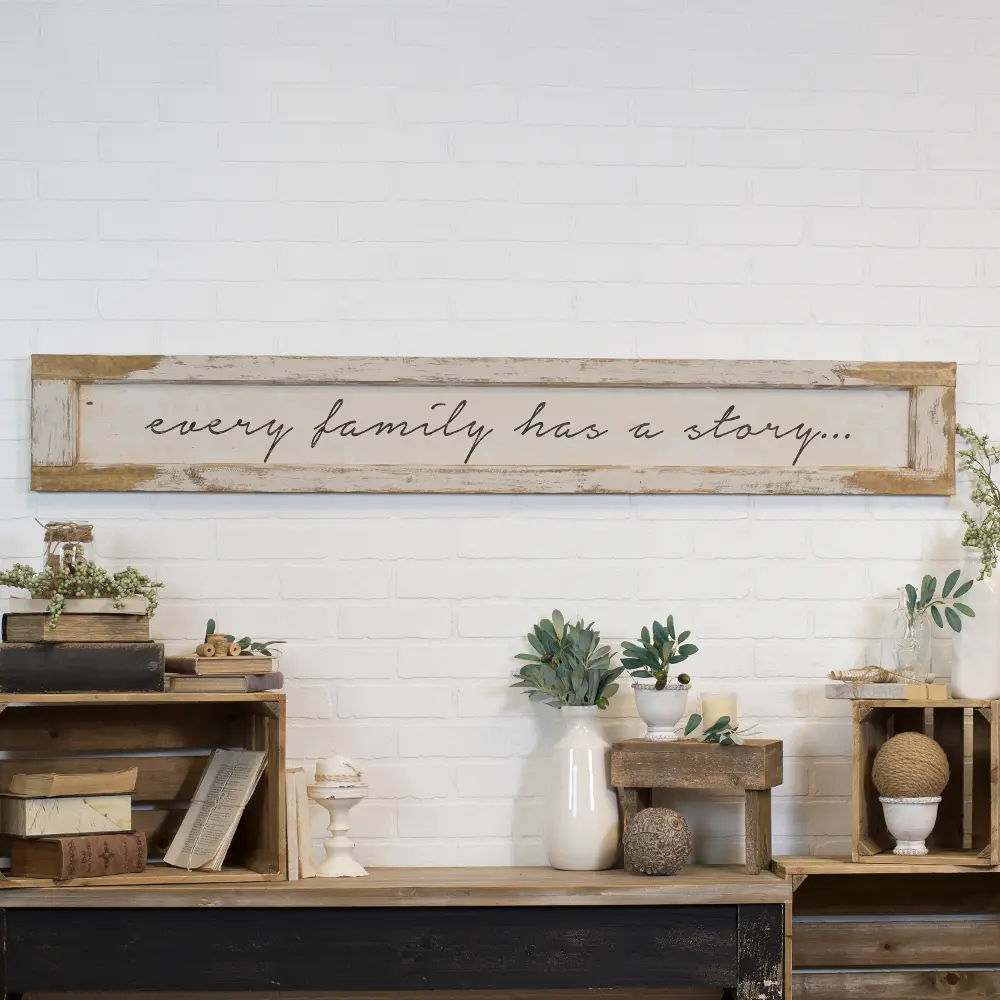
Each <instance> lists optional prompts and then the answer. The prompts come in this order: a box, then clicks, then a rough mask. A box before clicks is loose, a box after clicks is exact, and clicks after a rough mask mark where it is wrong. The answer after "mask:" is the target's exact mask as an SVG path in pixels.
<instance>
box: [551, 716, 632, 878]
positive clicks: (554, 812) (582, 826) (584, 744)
mask: <svg viewBox="0 0 1000 1000" xmlns="http://www.w3.org/2000/svg"><path fill="white" fill-rule="evenodd" d="M561 714H562V716H563V719H564V721H565V723H566V731H565V732H564V733H563V736H562V739H560V740H559V742H558V743H556V745H555V746H554V747H553V748H552V762H551V765H550V766H551V771H550V774H549V790H548V801H547V802H546V809H545V851H546V854H547V855H548V858H549V864H550V865H552V867H553V868H560V869H563V870H565V871H600V870H601V869H603V868H610V867H611V866H612V865H613V864H614V863H615V859H616V857H617V855H618V798H617V796H616V794H615V792H614V789H612V787H611V746H610V744H609V743H608V742H607V740H605V739H604V736H603V735H602V733H601V724H600V719H599V714H600V709H598V708H596V707H587V708H563V709H562V710H561Z"/></svg>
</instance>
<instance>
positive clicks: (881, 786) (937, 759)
mask: <svg viewBox="0 0 1000 1000" xmlns="http://www.w3.org/2000/svg"><path fill="white" fill-rule="evenodd" d="M949 777H950V770H949V767H948V758H947V757H946V756H945V753H944V750H942V749H941V747H940V745H939V744H937V743H935V742H934V740H932V739H931V738H930V737H929V736H924V734H923V733H900V734H899V735H898V736H893V738H892V739H891V740H889V741H888V742H887V743H885V744H884V745H883V746H882V747H881V749H880V750H879V752H878V753H877V754H875V763H874V764H873V765H872V781H873V782H874V783H875V787H876V788H877V789H878V790H879V794H881V795H885V796H887V797H888V798H892V799H917V798H924V797H926V796H934V795H940V794H941V793H942V792H943V791H944V788H945V785H947V784H948V778H949Z"/></svg>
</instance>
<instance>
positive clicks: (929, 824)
mask: <svg viewBox="0 0 1000 1000" xmlns="http://www.w3.org/2000/svg"><path fill="white" fill-rule="evenodd" d="M940 801H941V796H940V795H929V796H926V797H925V798H919V799H892V798H888V797H886V796H884V795H883V796H880V797H879V802H881V803H882V812H883V813H884V814H885V825H886V826H887V827H888V828H889V833H891V834H892V835H893V836H894V837H895V838H896V846H895V848H894V849H893V852H892V853H893V854H908V855H910V856H916V855H921V854H926V853H927V845H926V844H925V843H924V841H925V840H926V839H927V838H928V836H929V835H930V832H931V830H933V829H934V823H935V822H936V821H937V811H938V803H939V802H940Z"/></svg>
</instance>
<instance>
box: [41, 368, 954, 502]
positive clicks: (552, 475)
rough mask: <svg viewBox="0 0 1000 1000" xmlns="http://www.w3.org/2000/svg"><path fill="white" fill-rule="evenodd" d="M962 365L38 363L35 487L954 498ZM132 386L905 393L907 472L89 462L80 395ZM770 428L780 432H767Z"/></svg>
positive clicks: (902, 469)
mask: <svg viewBox="0 0 1000 1000" xmlns="http://www.w3.org/2000/svg"><path fill="white" fill-rule="evenodd" d="M955 374H956V367H955V365H954V363H950V362H947V363H937V362H859V363H851V362H831V361H752V360H731V361H694V360H682V361H667V360H642V359H607V360H604V359H598V360H585V359H560V358H545V359H518V358H362V357H357V358H303V357H238V356H237V357H225V356H218V357H171V356H159V355H149V356H141V355H132V356H100V355H34V356H33V357H32V416H31V454H32V467H31V488H32V489H33V490H39V491H50V492H72V491H113V492H124V491H154V492H155V491H166V492H228V493H284V492H297V493H382V492H386V493H747V494H750V493H802V494H809V493H812V494H862V495H863V494H898V495H921V494H922V495H938V496H943V495H950V494H953V493H954V492H955ZM107 384H127V385H140V386H141V385H164V384H167V385H186V384H202V385H204V384H210V385H212V386H216V387H224V386H226V385H243V386H245V385H271V386H289V387H295V386H307V385H311V386H333V387H338V386H340V387H344V388H348V387H352V386H354V387H357V386H380V387H389V388H391V387H397V386H431V387H451V388H454V387H465V386H469V387H483V386H501V387H504V386H506V387H544V388H560V387H577V388H599V387H604V388H608V387H616V388H622V387H642V388H686V389H691V388H706V389H762V388H764V389H775V388H777V389H800V390H801V389H813V390H817V391H836V390H840V389H881V390H886V389H897V390H906V391H907V392H908V393H909V417H908V427H907V429H906V433H907V440H908V462H907V464H906V466H905V467H892V468H843V467H840V466H836V467H809V468H806V467H796V468H792V467H762V466H754V467H734V468H719V467H714V466H712V467H705V466H634V465H632V466H624V465H623V466H616V465H603V466H580V467H566V466H553V467H538V466H511V465H505V466H502V467H482V466H456V465H413V466H407V465H388V464H383V465H378V464H368V465H361V464H358V465H353V466H329V465H318V464H312V465H288V464H276V463H275V464H259V463H258V464H239V463H211V464H208V463H206V464H193V465H191V464H187V465H185V464H160V465H156V464H148V465H147V464H137V463H135V462H130V463H104V464H88V463H85V462H81V461H80V460H79V458H78V454H79V441H80V430H79V428H80V423H79V421H80V413H79V399H80V392H81V389H82V388H85V387H88V386H98V385H107ZM769 426H770V425H769Z"/></svg>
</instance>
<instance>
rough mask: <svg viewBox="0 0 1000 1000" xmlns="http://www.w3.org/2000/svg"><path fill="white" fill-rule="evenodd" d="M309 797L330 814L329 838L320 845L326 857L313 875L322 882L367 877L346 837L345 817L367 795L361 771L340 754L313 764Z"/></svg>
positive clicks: (351, 842)
mask: <svg viewBox="0 0 1000 1000" xmlns="http://www.w3.org/2000/svg"><path fill="white" fill-rule="evenodd" d="M308 794H309V798H310V799H312V800H313V802H318V803H319V804H320V805H321V806H322V807H323V808H324V809H326V811H327V812H328V813H329V814H330V825H329V827H328V828H327V829H328V830H329V832H330V837H329V839H327V840H326V841H324V844H323V846H324V847H325V848H326V857H325V858H324V859H323V861H322V862H320V864H319V865H317V866H316V874H317V875H319V876H322V877H324V878H351V877H354V876H358V875H367V874H368V872H367V871H365V869H364V868H362V867H361V865H360V864H358V862H357V861H355V860H354V855H353V851H354V841H352V840H350V839H349V838H348V836H347V831H348V829H349V828H350V825H349V823H348V821H347V816H348V813H349V812H350V811H351V810H352V809H353V808H354V807H355V806H356V805H357V804H358V803H359V802H360V801H361V800H362V799H363V798H364V797H365V796H366V795H367V794H368V786H367V785H366V784H365V783H364V782H363V781H362V780H361V769H360V768H359V767H358V765H357V764H355V763H354V761H352V760H348V759H347V758H346V757H344V756H341V755H340V754H336V755H334V756H333V757H325V758H324V759H323V760H321V761H318V762H317V764H316V779H315V781H314V782H313V783H312V784H311V785H309V787H308Z"/></svg>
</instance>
